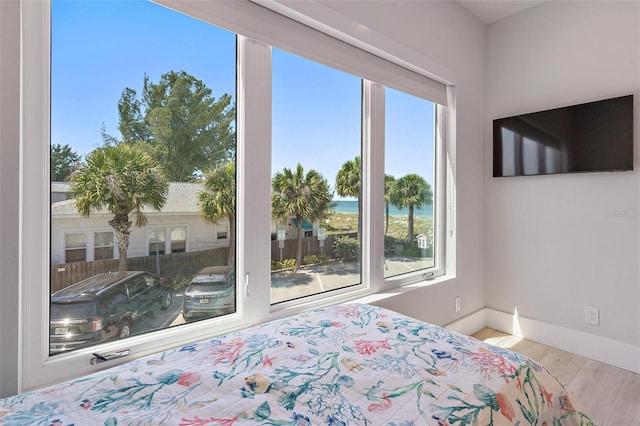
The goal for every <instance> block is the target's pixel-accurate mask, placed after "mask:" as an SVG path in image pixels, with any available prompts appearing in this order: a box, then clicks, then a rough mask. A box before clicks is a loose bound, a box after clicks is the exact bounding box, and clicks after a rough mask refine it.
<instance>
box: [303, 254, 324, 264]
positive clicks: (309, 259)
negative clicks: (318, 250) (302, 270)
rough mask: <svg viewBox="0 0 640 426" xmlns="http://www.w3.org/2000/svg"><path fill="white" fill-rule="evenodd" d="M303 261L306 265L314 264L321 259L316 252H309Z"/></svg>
mask: <svg viewBox="0 0 640 426" xmlns="http://www.w3.org/2000/svg"><path fill="white" fill-rule="evenodd" d="M302 263H304V264H305V265H314V264H316V263H320V260H319V259H318V256H316V255H315V254H308V255H306V256H305V257H304V259H303V260H302Z"/></svg>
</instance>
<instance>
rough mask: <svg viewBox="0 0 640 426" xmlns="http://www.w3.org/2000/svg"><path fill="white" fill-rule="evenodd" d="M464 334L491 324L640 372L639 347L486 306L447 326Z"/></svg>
mask: <svg viewBox="0 0 640 426" xmlns="http://www.w3.org/2000/svg"><path fill="white" fill-rule="evenodd" d="M445 327H446V328H447V329H449V330H454V331H458V332H460V333H463V334H473V333H475V332H476V331H478V330H480V329H482V328H484V327H490V328H493V329H494V330H498V331H502V332H504V333H508V334H512V335H514V336H516V337H522V338H523V339H528V340H532V341H534V342H538V343H542V344H543V345H547V346H551V347H554V348H556V349H561V350H563V351H567V352H570V353H572V354H575V355H580V356H583V357H585V358H590V359H593V360H596V361H599V362H604V363H605V364H609V365H612V366H614V367H618V368H622V369H624V370H628V371H631V372H633V373H636V374H640V347H638V346H633V345H629V344H627V343H622V342H618V341H615V340H610V339H607V338H604V337H599V336H594V335H593V334H588V333H583V332H581V331H576V330H571V329H568V328H564V327H559V326H557V325H552V324H547V323H544V322H541V321H536V320H532V319H529V318H523V317H515V316H514V315H513V314H508V313H506V312H500V311H496V310H494V309H489V308H484V309H481V310H480V311H476V312H474V313H472V314H471V315H467V316H466V317H464V318H461V319H459V320H457V321H454V322H452V323H450V324H447V325H446V326H445Z"/></svg>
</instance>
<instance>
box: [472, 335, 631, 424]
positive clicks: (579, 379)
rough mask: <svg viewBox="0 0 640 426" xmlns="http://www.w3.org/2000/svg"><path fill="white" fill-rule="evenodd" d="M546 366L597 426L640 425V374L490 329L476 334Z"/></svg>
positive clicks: (477, 336)
mask: <svg viewBox="0 0 640 426" xmlns="http://www.w3.org/2000/svg"><path fill="white" fill-rule="evenodd" d="M473 337H475V338H476V339H479V340H483V341H485V342H487V343H491V344H492V345H495V346H500V347H502V348H507V349H511V350H513V351H516V352H519V353H521V354H523V355H525V356H527V357H529V358H532V359H533V360H535V361H537V362H539V363H540V364H542V365H544V366H545V367H546V368H547V369H548V370H549V371H551V372H552V373H553V374H555V375H556V377H558V379H560V381H561V382H562V383H563V384H564V385H565V387H566V388H567V389H568V390H569V391H571V392H572V393H573V394H574V395H575V396H576V398H577V399H579V400H580V401H581V402H582V404H583V405H584V408H585V412H586V414H588V415H589V417H591V419H592V420H593V422H594V423H595V424H596V425H598V426H640V375H639V374H634V373H631V372H629V371H626V370H622V369H620V368H616V367H612V366H610V365H607V364H603V363H601V362H597V361H593V360H591V359H588V358H584V357H581V356H578V355H573V354H571V353H569V352H565V351H561V350H559V349H555V348H552V347H550V346H545V345H542V344H540V343H536V342H532V341H530V340H525V339H519V338H517V337H514V336H511V335H509V334H505V333H502V332H499V331H496V330H493V329H490V328H484V329H482V330H480V331H478V332H477V333H475V334H474V335H473Z"/></svg>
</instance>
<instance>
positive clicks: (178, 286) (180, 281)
mask: <svg viewBox="0 0 640 426" xmlns="http://www.w3.org/2000/svg"><path fill="white" fill-rule="evenodd" d="M191 279H192V278H188V277H185V276H184V275H182V274H181V273H177V274H176V275H175V276H174V277H173V278H171V286H172V287H173V290H174V291H180V290H183V289H185V288H187V286H188V285H189V284H190V283H191Z"/></svg>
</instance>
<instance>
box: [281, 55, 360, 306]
mask: <svg viewBox="0 0 640 426" xmlns="http://www.w3.org/2000/svg"><path fill="white" fill-rule="evenodd" d="M272 63H273V112H272V114H273V136H272V151H273V154H272V166H271V171H272V176H273V178H272V189H271V194H272V201H271V220H272V223H273V225H272V226H274V225H275V227H276V228H277V229H278V230H279V233H280V236H281V237H283V238H281V239H279V240H278V241H277V242H273V243H272V247H273V248H272V250H271V265H272V269H273V270H274V272H273V273H272V274H271V302H272V303H280V302H285V301H289V300H292V299H297V298H301V297H305V296H311V295H314V294H317V293H321V292H325V291H331V290H335V289H340V288H344V287H348V286H351V285H355V284H359V283H360V282H361V281H362V278H361V250H360V246H361V243H360V241H361V240H360V239H359V237H358V235H359V233H360V227H361V223H360V217H361V216H360V201H359V200H360V192H361V177H360V176H361V160H360V153H361V140H362V137H361V127H362V119H361V117H362V91H361V86H362V82H361V79H360V78H358V77H354V76H352V75H349V74H347V73H344V72H342V71H338V70H335V69H333V68H330V67H327V66H325V65H321V64H318V63H316V62H313V61H310V60H308V59H304V58H301V57H299V56H296V55H293V54H290V53H287V52H284V51H282V50H279V49H273V59H272ZM334 197H336V198H335V199H334ZM334 200H335V201H334ZM314 229H316V232H315V235H314ZM318 229H322V230H323V231H321V234H318V232H317V230H318ZM320 236H322V237H324V239H323V238H319V237H320Z"/></svg>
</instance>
